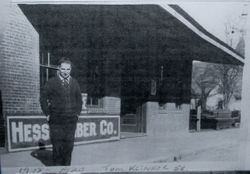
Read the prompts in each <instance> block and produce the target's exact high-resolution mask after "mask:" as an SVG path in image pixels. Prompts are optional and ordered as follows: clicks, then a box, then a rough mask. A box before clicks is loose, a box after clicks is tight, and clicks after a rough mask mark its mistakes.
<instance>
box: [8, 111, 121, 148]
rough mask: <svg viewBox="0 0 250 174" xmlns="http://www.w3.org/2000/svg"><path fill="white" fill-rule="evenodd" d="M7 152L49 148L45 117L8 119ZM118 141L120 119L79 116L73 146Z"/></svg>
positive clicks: (47, 126)
mask: <svg viewBox="0 0 250 174" xmlns="http://www.w3.org/2000/svg"><path fill="white" fill-rule="evenodd" d="M7 129H8V150H9V151H10V152H13V151H20V150H30V149H37V148H39V146H45V147H49V146H51V143H50V136H49V125H48V123H47V120H46V117H45V116H15V117H14V116H9V117H7ZM119 139H120V117H119V116H106V115H105V116H103V115H100V116H90V115H89V116H80V117H79V119H78V122H77V125H76V131H75V144H86V143H93V142H103V141H110V140H119Z"/></svg>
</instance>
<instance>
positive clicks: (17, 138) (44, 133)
mask: <svg viewBox="0 0 250 174" xmlns="http://www.w3.org/2000/svg"><path fill="white" fill-rule="evenodd" d="M11 130H12V142H13V143H18V142H20V143H22V142H32V141H39V140H40V139H43V140H45V141H46V140H48V139H49V126H48V125H47V124H43V125H39V124H34V125H32V124H23V122H21V121H19V122H18V123H16V122H12V123H11Z"/></svg>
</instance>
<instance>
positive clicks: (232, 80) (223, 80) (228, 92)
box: [214, 64, 243, 109]
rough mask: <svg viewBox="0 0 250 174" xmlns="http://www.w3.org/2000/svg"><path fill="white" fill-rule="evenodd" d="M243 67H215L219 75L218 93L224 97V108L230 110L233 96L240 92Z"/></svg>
mask: <svg viewBox="0 0 250 174" xmlns="http://www.w3.org/2000/svg"><path fill="white" fill-rule="evenodd" d="M242 69H243V68H242V66H237V65H226V64H224V65H222V64H221V65H218V64H217V65H214V72H215V73H216V74H217V80H218V91H217V92H218V93H219V94H222V95H223V103H222V104H223V108H224V109H228V105H229V102H230V100H231V98H232V96H233V95H234V94H235V93H236V92H237V91H238V89H239V88H240V86H239V85H238V83H239V82H240V79H241V77H242Z"/></svg>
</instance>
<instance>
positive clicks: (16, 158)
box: [1, 128, 240, 167]
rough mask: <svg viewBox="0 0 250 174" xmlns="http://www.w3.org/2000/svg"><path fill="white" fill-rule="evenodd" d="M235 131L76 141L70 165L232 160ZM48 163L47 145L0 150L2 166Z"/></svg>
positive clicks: (238, 131) (234, 129) (49, 163)
mask: <svg viewBox="0 0 250 174" xmlns="http://www.w3.org/2000/svg"><path fill="white" fill-rule="evenodd" d="M239 133H240V129H236V128H233V129H224V130H219V131H215V130H210V131H202V132H194V133H175V134H166V136H141V137H134V138H125V139H121V140H120V141H113V142H105V143H96V144H85V145H78V146H75V147H74V151H73V155H72V165H93V164H127V163H135V162H136V163H138V162H139V163H152V162H153V163H154V162H172V161H199V162H201V161H204V162H206V161H236V160H237V158H238V150H239V141H238V137H239ZM32 155H33V156H32ZM49 165H51V149H46V150H44V151H24V152H13V153H3V154H1V166H2V167H21V166H22V167H23V166H37V167H42V166H49Z"/></svg>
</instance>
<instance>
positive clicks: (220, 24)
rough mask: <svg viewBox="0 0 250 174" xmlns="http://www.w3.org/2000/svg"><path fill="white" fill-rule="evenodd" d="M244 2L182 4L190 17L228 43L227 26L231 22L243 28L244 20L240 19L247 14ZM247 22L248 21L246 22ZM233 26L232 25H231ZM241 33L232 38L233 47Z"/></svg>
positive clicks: (236, 33)
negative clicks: (243, 14)
mask: <svg viewBox="0 0 250 174" xmlns="http://www.w3.org/2000/svg"><path fill="white" fill-rule="evenodd" d="M244 4H246V3H244V2H193V3H191V2H188V3H187V2H186V3H180V4H179V5H180V7H182V8H183V9H184V10H185V11H186V12H187V13H188V14H189V15H191V16H192V17H193V18H194V19H195V20H196V21H197V22H198V23H199V24H201V25H202V26H203V27H204V28H205V29H206V30H207V31H209V32H210V33H212V34H213V35H215V36H217V37H218V38H219V39H221V40H222V41H224V42H226V43H228V41H227V40H226V34H225V24H226V23H227V22H228V21H230V23H232V24H233V25H234V26H237V28H242V26H243V24H244V20H243V19H242V18H240V16H241V14H242V13H243V12H246V7H245V5H244ZM245 21H246V20H245ZM231 26H232V25H231ZM239 35H240V32H237V31H236V32H235V33H234V34H233V35H232V34H231V36H230V37H232V38H233V42H232V43H233V47H235V45H236V42H237V41H238V38H239Z"/></svg>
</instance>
